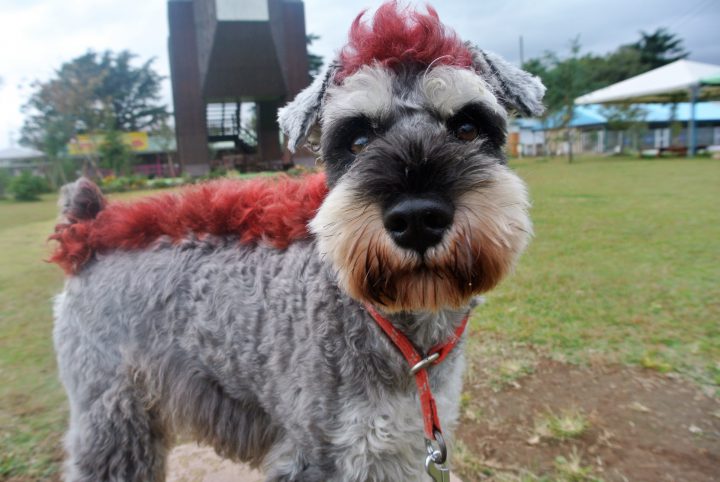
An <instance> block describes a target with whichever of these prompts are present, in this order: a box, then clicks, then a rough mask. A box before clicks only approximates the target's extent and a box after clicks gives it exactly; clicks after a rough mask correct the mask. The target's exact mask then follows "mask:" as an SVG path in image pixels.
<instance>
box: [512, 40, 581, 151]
mask: <svg viewBox="0 0 720 482" xmlns="http://www.w3.org/2000/svg"><path fill="white" fill-rule="evenodd" d="M580 48H581V47H580V39H579V38H577V37H576V38H575V39H573V40H572V41H571V42H570V55H569V56H567V57H566V58H560V57H559V56H558V55H557V54H555V53H554V52H545V55H544V56H543V57H542V58H541V59H531V60H530V61H528V62H526V63H525V64H524V65H523V68H524V69H525V70H527V71H528V72H530V73H532V74H535V75H537V76H539V77H540V78H541V79H542V81H543V83H544V84H545V86H546V87H547V92H546V94H545V99H544V101H545V104H546V105H547V113H546V117H545V120H547V119H549V118H553V119H554V120H555V121H556V124H557V127H558V128H559V129H561V130H562V129H564V130H565V131H566V132H565V137H566V141H567V143H568V161H569V162H572V160H573V152H572V143H573V139H572V130H571V129H570V122H571V121H572V118H573V114H574V109H575V98H576V97H578V96H579V95H581V94H582V93H583V90H584V88H585V85H587V69H585V68H583V62H582V58H581V57H579V53H580Z"/></svg>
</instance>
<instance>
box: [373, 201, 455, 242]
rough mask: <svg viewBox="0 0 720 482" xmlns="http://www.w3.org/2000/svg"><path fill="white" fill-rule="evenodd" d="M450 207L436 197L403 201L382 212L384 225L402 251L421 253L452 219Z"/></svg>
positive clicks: (440, 236) (436, 240)
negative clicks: (403, 249) (408, 250)
mask: <svg viewBox="0 0 720 482" xmlns="http://www.w3.org/2000/svg"><path fill="white" fill-rule="evenodd" d="M453 211H454V210H453V206H452V204H450V202H448V201H445V200H442V199H437V198H422V197H412V198H403V199H401V200H400V201H399V202H396V203H395V204H392V205H391V206H390V207H388V208H387V209H385V212H384V213H383V224H384V225H385V229H386V230H387V231H388V233H390V236H391V237H392V238H393V240H394V241H395V243H396V244H397V245H398V246H400V247H401V248H405V249H413V250H415V251H417V252H418V253H420V254H422V253H424V252H425V251H426V250H427V249H428V248H430V247H432V246H435V245H436V244H438V243H439V242H440V240H441V239H442V236H443V233H445V230H446V229H447V228H448V227H450V225H451V224H452V220H453Z"/></svg>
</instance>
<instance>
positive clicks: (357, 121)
mask: <svg viewBox="0 0 720 482" xmlns="http://www.w3.org/2000/svg"><path fill="white" fill-rule="evenodd" d="M543 93H544V87H543V86H542V84H541V83H540V82H539V80H538V79H537V78H534V77H532V76H531V75H529V74H527V73H525V72H523V71H521V70H519V69H518V68H515V67H514V66H512V65H510V64H509V63H507V62H505V61H503V60H502V59H500V58H499V57H497V56H496V55H493V54H491V53H488V52H485V51H482V50H479V49H477V48H475V47H473V46H472V45H470V44H467V43H463V42H461V41H460V40H459V39H458V38H457V36H456V34H454V33H453V32H452V31H450V30H449V29H447V28H446V27H444V26H443V25H442V24H441V23H440V21H439V19H438V16H437V14H436V13H435V11H434V10H432V9H431V8H429V7H428V11H427V13H424V12H418V11H413V10H410V9H408V8H404V7H399V6H398V5H397V4H396V3H395V2H390V3H386V4H384V5H383V6H381V7H380V8H379V9H378V10H377V12H376V14H375V15H374V17H373V18H372V19H371V20H369V21H368V20H365V19H364V18H363V14H360V15H359V16H358V17H357V19H356V20H355V22H354V23H353V25H352V27H351V29H350V34H349V41H348V44H347V45H346V46H345V47H344V48H343V49H342V50H341V51H340V52H339V54H338V56H337V58H336V60H335V61H334V62H333V63H332V64H331V65H330V66H329V68H328V69H327V71H326V72H325V73H324V75H320V76H319V77H318V78H317V79H316V80H315V81H314V82H313V83H312V84H311V85H310V86H309V87H308V88H307V89H306V90H304V91H303V92H301V93H300V94H299V95H298V96H297V98H295V100H293V101H292V102H291V103H290V104H289V105H288V106H286V107H285V108H283V109H282V110H281V111H280V114H279V122H280V126H281V127H282V130H283V131H284V132H285V134H286V138H287V140H288V146H289V148H290V149H291V150H292V149H295V148H297V147H298V146H301V145H305V144H306V143H307V144H308V145H309V146H310V147H311V148H312V149H313V150H315V151H316V152H317V154H318V158H319V159H320V160H321V162H322V164H323V165H324V173H321V174H314V175H310V176H307V177H305V178H300V179H291V178H280V179H276V180H267V179H263V180H253V181H228V180H226V181H217V182H214V183H210V184H202V185H198V186H194V187H190V188H188V189H186V190H185V191H182V192H180V193H177V194H166V195H162V196H158V197H154V198H149V199H146V200H141V201H137V202H135V203H127V204H126V203H117V202H111V203H108V202H106V201H105V199H104V198H103V197H102V195H101V194H100V192H99V190H98V189H97V188H96V187H95V186H94V184H92V183H91V182H90V181H88V180H86V179H80V180H79V181H77V182H76V183H74V184H72V185H69V186H66V187H65V188H64V190H63V195H62V197H61V211H62V217H63V218H64V219H63V221H61V223H60V224H58V226H57V227H56V231H55V234H54V235H53V236H52V238H53V239H55V240H56V241H57V248H56V250H55V252H54V253H53V256H52V260H53V261H55V262H57V263H58V264H60V265H61V266H62V267H63V268H65V270H66V271H67V272H68V274H69V276H68V278H67V281H66V285H65V290H64V292H63V293H62V294H61V295H59V296H58V297H57V299H56V302H55V329H54V341H55V348H56V351H57V356H58V362H59V370H60V376H61V379H62V382H63V384H64V386H65V388H66V390H67V393H68V397H69V402H70V429H69V431H68V433H67V437H66V445H65V447H66V450H67V454H68V459H67V462H66V466H65V477H66V478H67V480H71V481H93V482H96V481H102V480H108V481H151V480H152V481H157V480H163V479H164V475H165V472H164V471H165V457H166V452H167V451H168V448H169V447H171V446H172V444H173V442H174V438H175V435H176V434H187V435H189V436H192V437H194V438H195V439H196V440H198V441H200V442H203V443H207V444H210V445H212V446H213V447H214V448H215V450H216V451H217V452H218V453H219V454H220V455H221V456H224V457H228V458H230V459H233V460H239V461H246V462H248V463H250V464H251V465H253V466H259V467H261V468H262V469H263V470H264V472H265V474H266V476H267V480H268V481H359V482H363V481H393V482H398V481H417V480H425V477H427V476H426V475H425V472H426V470H427V471H428V472H429V473H430V474H431V475H432V476H433V477H435V478H436V480H443V476H444V475H443V474H444V471H446V470H447V469H446V466H445V452H446V447H445V442H444V439H447V438H449V437H450V435H451V434H452V432H453V429H454V426H455V425H456V421H457V418H458V405H459V397H460V392H461V384H462V372H463V354H462V349H461V345H462V343H463V335H462V330H463V328H464V326H465V323H466V322H467V317H468V312H469V310H470V308H471V307H472V305H473V299H474V298H475V296H476V295H478V294H479V293H483V292H485V291H487V290H489V289H491V288H493V287H494V286H495V285H496V284H497V283H498V282H499V281H500V280H501V279H502V278H503V277H504V275H506V274H507V273H508V272H509V271H510V270H511V268H512V267H513V265H514V263H515V261H516V260H517V258H518V256H519V254H520V253H521V252H522V251H523V249H524V248H525V247H526V245H527V243H528V240H529V237H530V236H531V231H532V226H531V223H530V220H529V218H528V214H527V210H528V199H527V193H526V188H525V185H524V184H523V182H522V181H521V180H520V179H519V178H518V177H517V176H516V175H515V174H514V173H513V172H512V171H511V170H510V169H509V168H508V167H507V166H506V161H505V157H504V155H503V145H504V143H505V140H506V124H507V117H508V112H509V111H511V110H512V111H519V112H521V113H524V114H538V113H540V112H541V111H542V104H541V100H542V95H543ZM455 345H459V346H458V347H457V348H456V349H454V350H453V349H452V348H453V347H454V346H455ZM441 422H442V424H441Z"/></svg>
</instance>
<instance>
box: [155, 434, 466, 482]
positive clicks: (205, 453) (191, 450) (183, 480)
mask: <svg viewBox="0 0 720 482" xmlns="http://www.w3.org/2000/svg"><path fill="white" fill-rule="evenodd" d="M428 480H429V479H428ZM167 482H263V476H262V474H261V473H260V472H258V471H257V470H252V469H250V468H249V467H247V466H245V465H238V464H234V463H232V462H230V461H228V460H223V459H221V458H220V457H218V456H217V454H215V451H214V450H213V449H211V448H209V447H200V446H198V445H196V444H194V443H191V444H184V445H178V446H177V447H175V448H174V449H173V450H172V452H170V457H169V459H168V475H167ZM450 482H462V481H461V480H460V479H458V478H457V477H454V476H453V477H451V479H450Z"/></svg>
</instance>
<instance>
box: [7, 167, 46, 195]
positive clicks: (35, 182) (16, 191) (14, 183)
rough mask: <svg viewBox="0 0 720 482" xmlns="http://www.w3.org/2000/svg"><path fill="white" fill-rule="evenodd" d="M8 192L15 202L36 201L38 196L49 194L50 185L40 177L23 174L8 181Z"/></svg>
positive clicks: (27, 173)
mask: <svg viewBox="0 0 720 482" xmlns="http://www.w3.org/2000/svg"><path fill="white" fill-rule="evenodd" d="M9 191H10V192H11V193H12V194H13V196H14V197H15V200H16V201H36V200H38V199H39V196H40V194H43V193H46V192H50V185H49V184H48V183H47V181H46V180H45V179H44V178H42V177H40V176H33V175H32V174H30V173H29V172H23V173H22V174H20V175H19V176H16V177H15V178H13V179H12V180H11V181H10V187H9Z"/></svg>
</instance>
